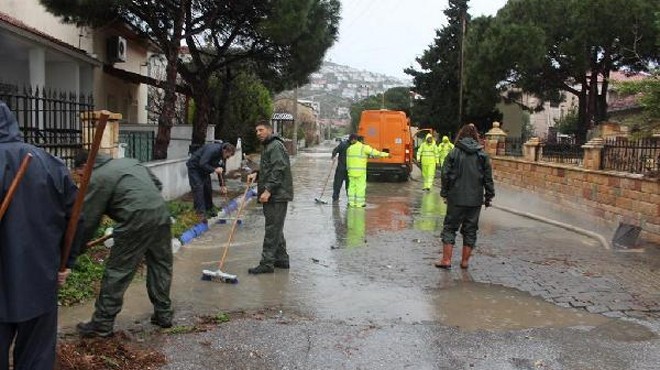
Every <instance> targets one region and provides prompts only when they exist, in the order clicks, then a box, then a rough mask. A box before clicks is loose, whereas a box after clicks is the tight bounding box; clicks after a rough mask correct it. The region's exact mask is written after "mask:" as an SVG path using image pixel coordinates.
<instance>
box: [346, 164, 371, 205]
mask: <svg viewBox="0 0 660 370" xmlns="http://www.w3.org/2000/svg"><path fill="white" fill-rule="evenodd" d="M366 205H367V173H366V171H364V172H363V174H362V175H359V176H351V175H350V173H349V175H348V206H349V207H364V206H366Z"/></svg>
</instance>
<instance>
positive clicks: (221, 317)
mask: <svg viewBox="0 0 660 370" xmlns="http://www.w3.org/2000/svg"><path fill="white" fill-rule="evenodd" d="M213 320H214V321H215V323H216V324H218V325H220V324H224V323H226V322H229V320H231V318H230V317H229V315H228V314H226V313H224V312H220V313H219V314H217V315H215V317H213Z"/></svg>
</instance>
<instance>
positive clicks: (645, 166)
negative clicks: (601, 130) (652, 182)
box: [601, 138, 660, 174]
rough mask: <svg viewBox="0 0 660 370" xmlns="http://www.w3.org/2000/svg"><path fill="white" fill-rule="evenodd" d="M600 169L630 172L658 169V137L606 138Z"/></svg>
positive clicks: (654, 170) (659, 150)
mask: <svg viewBox="0 0 660 370" xmlns="http://www.w3.org/2000/svg"><path fill="white" fill-rule="evenodd" d="M601 167H602V168H601V169H603V170H610V171H622V172H630V173H641V174H646V173H651V172H658V171H660V138H651V139H640V140H628V139H627V138H616V139H606V140H605V147H604V148H603V154H602V161H601Z"/></svg>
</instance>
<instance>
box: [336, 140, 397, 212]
mask: <svg viewBox="0 0 660 370" xmlns="http://www.w3.org/2000/svg"><path fill="white" fill-rule="evenodd" d="M349 141H350V142H351V145H350V146H349V147H348V149H347V150H346V167H347V168H346V169H347V170H348V206H349V207H366V205H367V203H366V201H367V199H366V198H367V159H368V158H369V157H378V158H387V157H389V156H390V153H385V152H380V151H378V150H376V149H374V148H372V147H370V146H369V145H366V144H363V143H361V142H360V141H358V135H356V134H351V136H350V137H349Z"/></svg>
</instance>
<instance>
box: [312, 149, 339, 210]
mask: <svg viewBox="0 0 660 370" xmlns="http://www.w3.org/2000/svg"><path fill="white" fill-rule="evenodd" d="M336 161H337V158H334V159H333V160H332V164H331V165H330V171H328V177H326V178H325V184H324V185H323V190H321V196H320V197H318V198H314V201H315V202H316V203H318V204H328V202H327V201H325V200H323V194H325V188H326V187H327V186H328V181H330V175H332V168H333V167H334V166H335V162H336Z"/></svg>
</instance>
